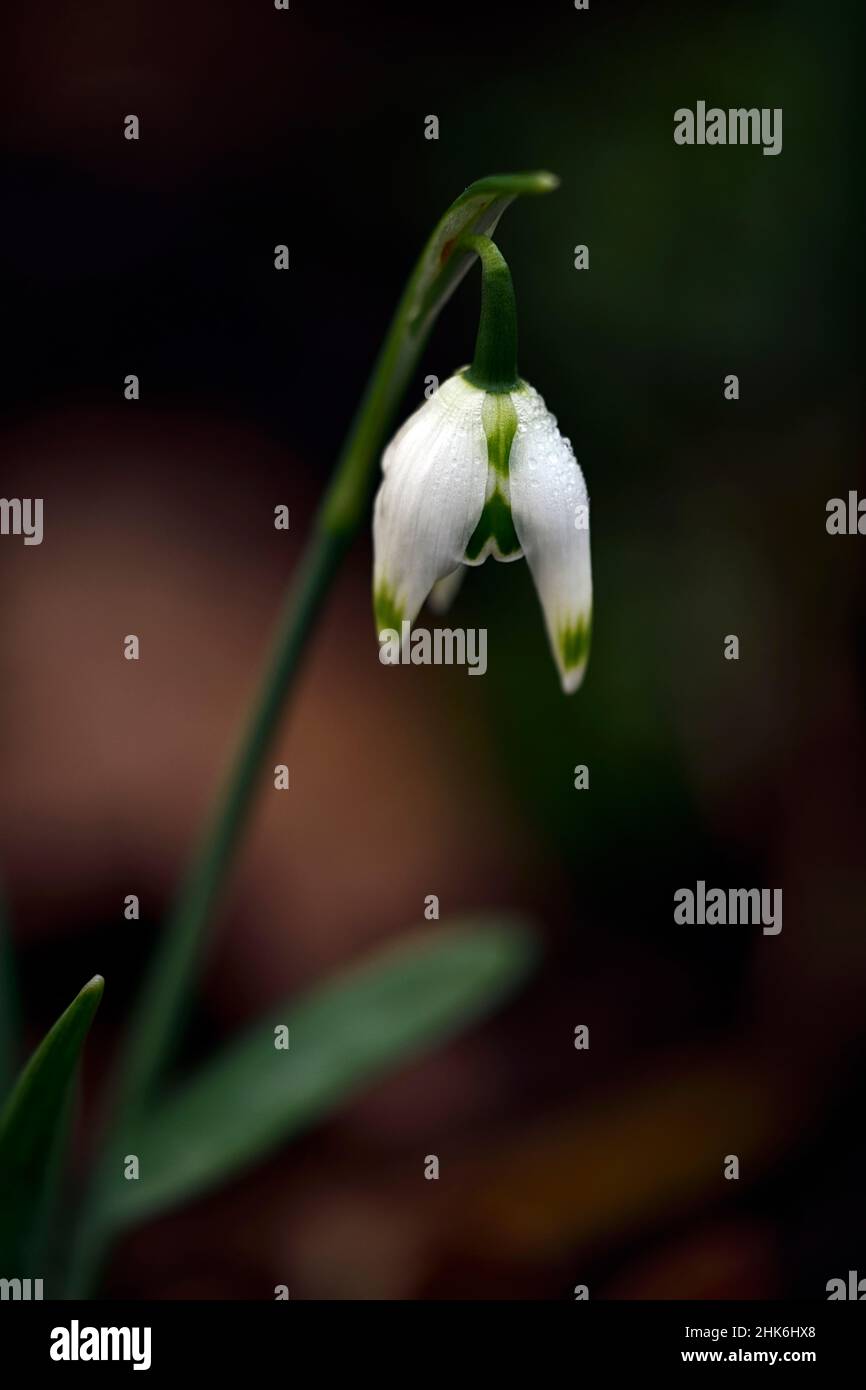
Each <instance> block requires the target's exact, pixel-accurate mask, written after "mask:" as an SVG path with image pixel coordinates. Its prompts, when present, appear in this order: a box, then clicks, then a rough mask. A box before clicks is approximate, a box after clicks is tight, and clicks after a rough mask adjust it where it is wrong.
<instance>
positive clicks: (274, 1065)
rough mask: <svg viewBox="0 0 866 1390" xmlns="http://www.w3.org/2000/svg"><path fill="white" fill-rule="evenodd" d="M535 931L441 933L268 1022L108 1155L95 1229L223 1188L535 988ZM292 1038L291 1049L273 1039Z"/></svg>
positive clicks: (466, 928) (498, 926)
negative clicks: (129, 1158)
mask: <svg viewBox="0 0 866 1390" xmlns="http://www.w3.org/2000/svg"><path fill="white" fill-rule="evenodd" d="M534 953H535V951H534V941H533V936H532V935H531V933H530V932H529V931H528V930H527V929H526V928H525V927H524V926H522V925H521V924H519V923H518V922H515V921H499V920H497V921H493V920H491V921H478V922H471V921H469V922H465V923H461V924H460V925H455V926H450V927H449V926H445V927H432V928H430V929H429V933H427V934H425V935H423V936H420V935H415V936H414V937H413V938H412V939H411V940H410V941H408V942H401V943H400V944H399V945H398V946H391V947H388V948H387V949H386V950H384V951H382V952H380V953H379V954H377V955H376V956H375V957H374V958H373V960H371V961H369V962H365V963H364V964H363V965H361V966H358V967H355V968H354V969H352V970H350V971H348V972H346V973H344V974H342V975H341V976H339V977H338V978H337V979H334V980H329V981H327V982H326V983H325V984H323V985H321V986H319V987H318V988H317V989H315V990H314V991H313V992H312V993H311V994H309V995H308V996H307V997H306V998H305V999H302V1000H300V1001H298V1002H293V1003H291V1004H288V1005H287V1006H286V1007H285V1008H283V1009H281V1010H279V1011H278V1012H277V1013H275V1014H274V1015H273V1016H272V1017H270V1018H268V1019H267V1020H264V1021H262V1022H260V1023H257V1024H256V1025H255V1026H254V1027H253V1028H252V1029H251V1030H250V1032H248V1033H247V1035H246V1036H245V1037H244V1038H242V1039H241V1040H240V1041H238V1042H234V1043H231V1044H230V1045H229V1046H228V1047H227V1048H226V1049H225V1050H224V1051H223V1052H222V1054H221V1055H220V1056H218V1057H217V1058H216V1059H215V1060H214V1061H212V1062H211V1063H210V1064H209V1065H207V1066H205V1067H204V1068H203V1069H202V1070H201V1071H200V1072H198V1073H197V1074H196V1075H195V1076H194V1077H193V1078H192V1079H191V1080H190V1081H188V1082H187V1083H185V1084H182V1085H181V1086H180V1087H179V1088H178V1089H177V1090H176V1091H174V1093H173V1094H171V1095H170V1096H169V1097H168V1098H167V1099H166V1100H164V1101H163V1102H161V1103H159V1102H157V1104H156V1105H155V1107H154V1108H153V1109H151V1111H150V1112H149V1113H145V1115H144V1116H142V1117H141V1119H140V1120H139V1122H138V1124H137V1125H135V1126H133V1129H132V1132H131V1133H130V1134H128V1135H127V1136H126V1138H125V1140H124V1152H125V1153H134V1154H136V1155H137V1156H138V1159H139V1163H140V1175H139V1178H138V1180H137V1181H127V1180H125V1179H124V1177H123V1169H122V1161H121V1160H122V1155H121V1154H120V1153H119V1152H118V1154H117V1155H115V1157H114V1159H113V1160H112V1158H111V1157H109V1162H108V1168H109V1169H110V1174H111V1175H110V1177H108V1176H106V1175H105V1172H106V1170H104V1173H103V1178H102V1190H101V1192H100V1194H99V1197H98V1198H97V1202H96V1211H95V1214H94V1220H95V1222H96V1224H97V1225H99V1226H102V1227H104V1228H105V1227H107V1228H109V1229H110V1228H112V1227H114V1226H117V1225H125V1224H126V1223H127V1222H130V1221H137V1220H140V1219H142V1218H143V1217H145V1216H149V1215H151V1214H152V1213H153V1212H156V1211H159V1210H162V1209H163V1208H165V1207H167V1206H170V1205H173V1204H175V1203H177V1202H181V1201H183V1200H184V1199H186V1198H189V1197H191V1196H193V1195H194V1194H197V1193H200V1192H202V1191H203V1190H205V1189H207V1188H211V1187H213V1186H214V1185H215V1184H217V1183H219V1182H221V1181H223V1180H225V1179H226V1178H228V1177H230V1176H231V1175H232V1174H233V1173H235V1172H236V1171H237V1170H238V1169H240V1168H242V1167H244V1166H245V1165H247V1164H249V1163H251V1162H252V1161H253V1160H255V1159H257V1158H259V1157H261V1156H262V1155H264V1154H266V1153H267V1152H268V1151H269V1150H272V1149H274V1148H275V1147H276V1146H277V1145H278V1144H281V1143H283V1142H284V1141H285V1140H286V1139H288V1138H290V1137H292V1136H293V1135H295V1134H297V1133H299V1131H301V1130H302V1129H305V1128H307V1127H308V1126H309V1125H311V1124H313V1123H314V1122H315V1121H316V1120H319V1119H322V1118H323V1117H324V1116H325V1115H327V1114H329V1113H330V1112H332V1111H333V1110H334V1109H335V1108H336V1107H337V1106H339V1105H340V1104H341V1103H342V1102H343V1101H344V1100H345V1099H346V1098H347V1097H348V1096H350V1095H352V1094H353V1093H354V1092H355V1091H357V1090H359V1089H360V1088H361V1087H362V1086H363V1085H368V1084H370V1083H372V1082H374V1081H375V1080H377V1079H378V1078H379V1077H381V1076H383V1075H385V1074H386V1073H387V1072H389V1071H392V1070H393V1069H394V1068H395V1067H397V1066H401V1065H403V1064H404V1063H406V1062H407V1061H408V1060H410V1059H411V1058H413V1057H415V1056H417V1055H418V1054H419V1053H420V1052H421V1051H422V1050H424V1049H427V1048H430V1047H431V1046H433V1045H436V1044H440V1043H442V1042H443V1041H444V1040H445V1039H447V1038H449V1037H452V1036H453V1035H454V1034H455V1033H457V1032H459V1031H460V1030H462V1029H463V1028H465V1027H466V1025H467V1024H468V1023H470V1022H471V1021H472V1020H473V1019H475V1018H477V1017H479V1016H480V1015H481V1014H484V1013H486V1012H488V1011H489V1010H490V1009H492V1008H493V1007H494V1005H495V1004H497V1003H498V1002H499V1001H500V1000H501V999H502V998H503V996H504V995H506V994H507V993H509V992H510V991H511V990H512V989H513V988H514V987H515V985H516V984H517V983H518V982H519V981H520V980H521V979H522V978H523V977H524V975H525V974H526V972H527V970H528V968H529V966H530V964H531V962H532V960H533V957H534ZM283 1026H284V1027H287V1028H288V1029H289V1048H288V1050H279V1049H278V1048H277V1047H276V1046H275V1030H276V1029H278V1028H281V1027H283Z"/></svg>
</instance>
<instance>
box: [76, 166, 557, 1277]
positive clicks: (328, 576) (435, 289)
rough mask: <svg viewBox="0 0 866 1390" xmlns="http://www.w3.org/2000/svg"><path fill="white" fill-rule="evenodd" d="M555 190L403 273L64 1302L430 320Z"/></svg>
mask: <svg viewBox="0 0 866 1390" xmlns="http://www.w3.org/2000/svg"><path fill="white" fill-rule="evenodd" d="M556 183H557V181H556V179H555V178H553V176H552V175H550V174H547V173H544V172H540V173H529V174H505V175H501V176H500V175H494V176H492V177H490V178H487V179H481V180H479V181H478V182H477V183H474V184H472V185H471V186H470V187H469V188H468V189H466V191H465V192H464V193H463V194H461V196H460V197H459V198H458V199H457V200H456V201H455V202H454V203H452V205H451V207H449V208H448V210H447V211H446V213H445V215H444V216H443V217H442V219H441V220H440V222H439V223H438V225H437V227H436V229H435V230H434V232H433V235H432V236H431V238H430V240H429V241H428V243H427V245H426V246H425V248H424V251H423V252H422V255H421V258H420V259H419V261H418V262H417V264H416V266H415V269H414V271H413V273H412V275H411V276H410V279H409V282H408V284H407V286H406V289H405V291H404V294H403V296H402V298H401V300H400V303H399V305H398V307H397V310H396V313H395V315H394V318H393V320H392V322H391V326H390V328H389V330H388V334H387V337H386V338H385V342H384V344H383V346H382V349H381V351H380V353H379V356H378V358H377V360H376V363H375V365H374V367H373V371H372V374H371V376H370V380H369V383H368V386H367V390H366V392H365V394H364V397H363V399H362V401H361V404H360V406H359V409H358V412H357V414H356V416H355V420H354V422H353V425H352V428H351V430H350V432H349V436H348V438H347V440H346V443H345V445H344V448H343V451H342V453H341V455H340V458H339V460H338V463H337V467H336V469H335V472H334V475H333V479H332V481H331V484H330V486H329V488H328V491H327V493H326V494H325V497H324V499H323V501H322V503H321V506H320V508H319V511H318V513H317V516H316V519H315V522H314V524H313V528H312V532H311V535H310V539H309V541H308V543H307V547H306V550H305V552H304V554H303V557H302V559H301V562H300V565H299V568H298V571H297V574H296V576H295V579H294V582H293V584H292V586H291V589H290V592H289V595H288V598H287V601H286V605H285V607H284V609H283V612H282V615H281V617H280V619H279V622H278V625H277V630H276V633H275V636H274V641H273V646H272V650H271V654H270V657H269V659H268V662H267V665H266V668H265V675H264V679H263V682H262V686H261V689H260V692H259V694H258V697H257V699H256V700H255V702H254V704H253V708H252V711H251V714H250V717H249V721H248V723H247V725H246V728H245V730H244V733H243V735H242V737H241V741H240V744H239V747H238V751H237V753H236V755H235V759H234V762H233V764H232V766H231V768H230V770H229V774H228V778H227V780H226V782H225V785H224V787H223V790H222V794H221V795H220V796H219V797H218V799H217V801H216V809H215V812H214V814H213V815H212V817H211V819H210V820H209V821H208V823H207V825H206V827H205V829H204V833H203V835H202V837H201V840H200V841H199V845H198V848H197V850H196V852H195V854H194V856H193V860H192V864H191V866H190V869H189V872H188V874H187V876H186V878H185V880H184V883H183V886H182V888H181V892H180V896H179V898H178V901H177V904H176V906H175V909H174V911H173V912H172V914H171V916H170V918H169V921H168V924H167V926H166V929H165V931H164V933H163V935H162V937H161V939H160V942H159V945H158V947H157V949H156V954H155V958H154V960H153V963H152V965H151V967H150V971H149V973H148V976H147V979H146V981H145V983H144V986H143V988H142V990H141V993H140V996H139V998H138V1000H137V1002H136V1006H135V1009H134V1011H133V1015H132V1019H131V1021H130V1025H129V1031H128V1035H127V1041H126V1045H125V1047H124V1049H123V1050H122V1052H121V1056H120V1059H119V1063H118V1067H117V1073H116V1084H115V1088H114V1089H115V1102H116V1108H115V1112H114V1114H113V1116H112V1117H111V1122H110V1126H109V1131H108V1133H107V1135H106V1137H105V1140H104V1153H103V1158H102V1161H101V1162H100V1163H99V1164H98V1166H97V1172H96V1176H95V1179H94V1181H93V1183H92V1185H91V1186H90V1188H89V1190H88V1193H87V1195H86V1198H85V1204H84V1212H83V1217H82V1220H81V1222H80V1225H79V1230H78V1234H77V1243H76V1247H75V1249H74V1250H73V1252H72V1259H71V1270H70V1276H69V1280H68V1292H69V1294H70V1296H73V1297H83V1296H85V1294H86V1292H87V1291H88V1289H89V1288H90V1287H91V1286H92V1284H93V1283H94V1281H95V1279H96V1278H97V1276H98V1273H99V1269H100V1266H101V1264H102V1261H103V1259H104V1256H105V1252H106V1249H107V1245H108V1243H109V1241H110V1239H111V1236H112V1231H111V1230H110V1229H108V1228H107V1227H106V1225H105V1222H104V1221H103V1219H102V1216H101V1210H100V1191H101V1189H102V1187H104V1186H105V1185H106V1184H108V1185H110V1184H112V1183H114V1182H117V1181H121V1180H122V1178H120V1176H119V1175H120V1173H121V1167H120V1160H119V1157H118V1155H119V1154H121V1153H122V1141H123V1136H124V1134H125V1133H126V1132H127V1130H128V1128H129V1126H130V1123H131V1122H133V1121H134V1120H136V1119H137V1117H138V1116H139V1115H140V1114H141V1112H142V1110H143V1109H145V1108H146V1106H147V1103H148V1101H149V1099H150V1097H151V1095H152V1094H153V1092H154V1090H155V1089H156V1087H157V1085H158V1083H159V1082H160V1081H161V1080H162V1078H163V1075H164V1073H165V1070H166V1067H167V1065H168V1064H169V1062H170V1061H171V1057H172V1055H173V1051H174V1047H175V1044H176V1042H177V1040H178V1037H179V1034H180V1031H181V1028H182V1026H183V1023H184V1012H185V1009H186V1007H187V1004H188V1001H189V996H190V993H191V988H192V984H193V981H194V978H195V974H196V969H197V966H198V964H199V961H200V958H201V954H202V949H203V943H204V933H205V928H206V926H207V924H208V920H209V918H210V915H211V911H212V909H213V908H214V907H215V905H216V902H217V899H218V897H219V894H220V892H221V890H222V888H223V886H224V884H225V882H226V879H227V877H228V874H229V871H230V869H231V867H232V864H233V861H234V856H235V853H236V851H237V848H238V844H239V842H240V839H241V835H242V833H243V830H244V827H245V825H246V821H247V817H248V813H249V810H250V807H251V805H252V802H253V798H254V796H255V793H256V791H257V790H258V786H259V774H260V771H261V765H262V762H263V760H264V758H265V756H266V754H267V751H268V748H269V746H270V743H271V739H272V736H273V734H274V731H275V729H276V726H277V723H278V720H279V719H280V716H281V715H282V713H283V711H284V708H285V703H286V698H287V696H288V694H289V692H290V690H291V689H292V686H293V684H294V680H295V677H296V676H297V673H298V669H299V665H300V661H301V658H302V655H303V653H304V650H305V648H306V645H307V642H308V640H309V637H310V634H311V632H312V630H313V628H314V626H315V622H316V619H317V617H318V614H319V612H320V610H321V608H322V605H323V603H324V600H325V598H326V596H327V593H328V591H329V589H330V586H331V583H332V581H333V578H334V576H335V574H336V572H337V569H338V568H339V565H340V562H341V560H342V558H343V556H344V554H345V552H346V550H347V549H348V546H349V544H350V542H351V540H352V538H353V536H354V535H355V533H356V531H357V530H358V528H359V526H360V525H361V522H362V521H363V518H364V516H365V513H366V508H367V502H368V498H369V494H370V492H371V490H372V485H373V481H374V474H375V465H376V463H377V461H378V458H379V455H380V452H381V450H382V447H383V445H384V442H385V437H386V432H387V430H388V427H389V425H390V423H391V420H392V417H393V414H394V412H395V410H396V407H397V405H398V403H399V401H400V398H401V397H402V395H403V392H404V391H405V389H406V386H407V384H408V381H409V378H410V376H411V374H412V372H413V370H414V368H415V366H416V365H417V362H418V358H419V356H420V354H421V350H422V348H423V346H424V343H425V342H426V340H427V337H428V335H429V332H430V329H431V327H432V325H433V323H434V321H435V319H436V316H437V315H438V313H439V312H440V310H441V309H442V308H443V306H444V305H445V304H446V303H447V301H448V299H449V298H450V296H451V294H452V293H453V292H454V290H455V289H456V287H457V285H458V284H459V283H460V280H461V279H462V278H463V275H464V274H465V273H466V271H467V270H468V268H469V265H470V263H471V250H472V249H474V248H469V247H468V246H465V245H464V244H463V242H462V237H463V235H464V233H466V232H469V231H473V230H482V231H484V232H489V231H493V230H494V229H495V227H496V225H497V223H498V221H499V218H500V217H501V215H502V213H503V211H504V210H505V208H506V207H508V205H509V203H511V202H512V201H513V199H514V198H515V197H518V196H519V195H520V194H538V193H547V192H549V191H551V189H553V188H555V187H556ZM481 240H486V238H481ZM490 245H491V246H492V243H490ZM494 250H495V248H494ZM479 254H482V253H481V252H480V251H479ZM484 254H487V253H486V252H485V253H484ZM497 254H498V253H497ZM503 264H504V262H503ZM506 269H507V268H506Z"/></svg>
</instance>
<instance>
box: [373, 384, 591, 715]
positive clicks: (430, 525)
mask: <svg viewBox="0 0 866 1390" xmlns="http://www.w3.org/2000/svg"><path fill="white" fill-rule="evenodd" d="M382 473H383V479H382V484H381V486H380V488H379V493H378V496H377V498H376V506H375V512H374V518H373V546H374V552H375V563H374V578H373V592H374V606H375V614H376V625H377V628H378V630H379V631H380V632H381V631H383V630H385V629H389V630H394V631H396V632H398V633H399V632H401V631H402V628H401V624H402V623H403V622H404V621H408V622H409V623H412V622H413V621H414V619H415V617H416V616H417V613H418V610H419V609H420V607H421V605H422V603H423V602H424V600H425V599H426V598H427V597H428V595H430V593H431V590H433V589H434V586H436V590H435V593H434V595H433V601H434V603H435V604H436V606H437V607H438V608H440V609H441V607H442V602H443V600H445V599H447V598H448V597H450V593H453V591H454V589H456V587H457V584H458V583H459V576H460V573H461V572H462V571H461V567H462V566H463V565H480V564H482V563H483V561H484V560H486V559H487V557H488V555H492V556H493V557H494V558H495V559H497V560H505V561H507V560H518V559H520V557H521V556H525V557H526V560H527V562H528V564H529V568H530V570H531V571H532V576H533V579H534V580H535V586H536V588H537V590H538V595H539V598H540V600H541V605H542V608H543V610H544V617H545V622H546V624H547V631H548V634H549V637H550V642H551V646H552V648H553V654H554V658H555V660H556V664H557V666H558V668H559V672H560V675H561V678H562V686H563V689H564V690H565V691H567V692H571V691H574V690H576V689H577V687H578V686H579V685H580V682H581V679H582V678H583V673H584V670H585V669H586V662H587V658H588V655H589V639H590V627H591V621H592V577H591V572H590V558H589V499H588V496H587V491H586V484H585V483H584V480H583V474H582V473H581V471H580V467H579V466H578V463H577V460H576V458H575V457H574V451H573V450H572V447H571V444H570V443H569V441H568V440H567V439H564V438H563V437H562V435H561V434H560V432H559V430H558V428H557V424H556V420H555V418H554V416H553V415H551V413H550V411H549V410H548V409H547V407H546V406H545V404H544V401H543V400H542V398H541V396H539V394H538V392H537V391H535V390H534V389H533V388H532V387H531V386H529V385H528V384H527V383H526V382H523V381H521V382H519V383H518V384H517V386H516V387H515V388H514V389H513V390H511V391H503V392H493V391H485V390H482V389H480V388H479V387H477V386H473V385H472V384H471V382H470V381H468V380H467V378H466V376H465V375H464V374H463V373H462V372H458V373H457V374H456V375H455V376H452V377H451V378H450V379H449V380H448V381H446V382H444V383H443V385H442V386H441V387H440V388H439V390H438V391H436V393H435V394H434V395H433V396H432V397H431V398H430V400H429V401H426V402H425V404H424V405H422V406H421V408H420V410H417V411H416V412H415V414H414V415H412V416H411V417H410V418H409V419H408V420H407V421H406V423H405V424H404V425H403V426H402V428H401V429H400V430H399V431H398V432H397V434H396V435H395V436H394V438H393V439H392V441H391V443H390V444H389V445H388V447H387V449H386V450H385V453H384V456H383V459H382ZM443 581H444V582H443ZM448 591H450V593H449V592H448Z"/></svg>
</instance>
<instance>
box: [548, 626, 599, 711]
mask: <svg viewBox="0 0 866 1390" xmlns="http://www.w3.org/2000/svg"><path fill="white" fill-rule="evenodd" d="M591 631H592V617H591V615H590V614H589V613H581V614H580V616H579V617H578V618H577V619H576V620H575V622H573V623H568V624H567V625H566V626H564V627H561V628H559V630H558V631H557V634H556V647H557V651H558V653H559V659H560V662H561V664H562V670H563V684H564V686H565V688H566V690H567V691H569V693H570V692H571V691H573V690H576V689H577V687H578V685H579V684H580V677H581V676H582V674H583V670H584V667H585V666H586V663H587V661H588V660H589V644H590V636H591Z"/></svg>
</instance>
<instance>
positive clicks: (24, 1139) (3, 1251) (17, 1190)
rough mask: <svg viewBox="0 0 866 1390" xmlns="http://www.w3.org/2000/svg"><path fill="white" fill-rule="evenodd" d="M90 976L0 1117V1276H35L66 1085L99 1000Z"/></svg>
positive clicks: (97, 983) (96, 981) (97, 982)
mask: <svg viewBox="0 0 866 1390" xmlns="http://www.w3.org/2000/svg"><path fill="white" fill-rule="evenodd" d="M102 988H103V980H102V976H101V975H96V976H94V978H93V979H92V980H91V981H90V982H89V984H86V985H85V986H84V989H83V990H82V991H81V993H80V994H78V995H77V996H76V998H75V999H73V1001H72V1003H71V1004H70V1005H69V1008H68V1009H67V1010H66V1012H65V1013H64V1014H61V1016H60V1018H59V1019H58V1020H57V1022H56V1023H55V1025H54V1027H53V1028H52V1029H51V1031H50V1032H49V1033H47V1034H46V1036H45V1038H44V1039H43V1040H42V1042H41V1043H40V1045H39V1047H38V1048H37V1049H36V1051H35V1052H34V1054H33V1056H32V1057H31V1058H30V1061H29V1062H28V1063H27V1065H26V1067H25V1068H24V1070H23V1072H22V1073H21V1076H20V1077H19V1080H18V1083H17V1085H16V1086H15V1089H14V1090H13V1092H12V1094H11V1096H10V1097H9V1100H8V1102H7V1104H6V1107H5V1109H4V1111H3V1114H2V1116H0V1271H2V1274H3V1276H4V1277H20V1276H23V1277H37V1278H38V1277H40V1271H39V1270H38V1269H33V1268H31V1267H30V1261H31V1260H32V1259H33V1258H34V1254H35V1250H36V1248H37V1246H38V1242H39V1240H40V1238H41V1236H42V1235H43V1234H44V1232H43V1225H44V1220H45V1216H46V1213H47V1211H48V1210H49V1208H50V1205H51V1199H52V1190H51V1189H52V1187H53V1186H54V1185H55V1183H56V1181H57V1179H58V1176H59V1168H60V1164H59V1148H60V1146H61V1144H62V1142H63V1138H64V1135H65V1132H66V1128H67V1120H68V1114H69V1099H70V1091H71V1084H72V1080H73V1077H74V1074H75V1069H76V1065H77V1063H78V1058H79V1055H80V1053H81V1048H82V1046H83V1044H84V1039H85V1037H86V1036H87V1030H88V1029H89V1027H90V1024H91V1020H92V1019H93V1015H94V1014H95V1012H96V1009H97V1006H98V1004H99V1001H100V999H101V998H102Z"/></svg>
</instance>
